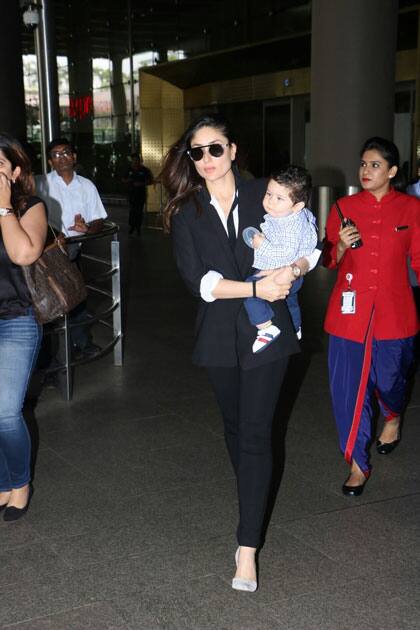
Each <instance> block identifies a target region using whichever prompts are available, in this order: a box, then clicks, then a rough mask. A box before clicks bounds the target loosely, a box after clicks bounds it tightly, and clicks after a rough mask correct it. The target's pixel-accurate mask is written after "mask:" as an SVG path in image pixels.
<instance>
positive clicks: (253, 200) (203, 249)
mask: <svg viewBox="0 0 420 630" xmlns="http://www.w3.org/2000/svg"><path fill="white" fill-rule="evenodd" d="M236 184H237V189H238V200H239V204H238V210H239V231H238V239H237V241H236V247H235V250H234V251H232V249H231V247H230V245H229V241H228V236H227V234H226V231H225V229H224V227H223V225H222V222H221V221H220V218H219V216H218V214H217V212H216V210H215V208H214V207H213V206H212V205H211V204H210V196H209V193H208V191H207V189H206V188H203V189H202V191H201V192H200V193H198V194H197V199H198V202H199V204H200V206H201V208H202V212H201V213H199V212H198V211H197V205H196V204H195V203H194V200H189V201H188V202H186V203H185V204H184V205H182V207H181V208H180V210H179V212H178V213H177V214H176V215H174V216H173V218H172V236H173V245H174V253H175V259H176V263H177V266H178V269H179V272H180V274H181V276H182V278H183V280H184V282H185V283H186V285H187V287H188V288H189V290H190V291H191V292H192V294H193V295H195V296H196V297H198V298H200V302H199V308H198V314H197V320H196V327H195V334H196V343H195V348H194V352H193V362H194V363H195V364H197V365H201V366H212V367H216V366H219V367H232V366H235V365H238V363H239V364H240V365H241V366H242V367H243V368H245V369H249V368H254V367H258V366H259V365H263V364H266V363H270V362H272V361H276V360H277V359H279V358H280V357H284V356H288V355H290V354H294V353H296V352H299V344H298V342H297V340H296V333H295V331H294V328H293V325H292V322H291V319H290V315H289V311H288V309H287V306H286V302H285V300H278V301H277V302H273V303H272V304H271V306H272V308H273V310H274V312H275V316H274V318H273V321H274V323H275V324H276V325H277V326H278V327H279V328H280V330H281V335H280V336H279V338H278V339H277V340H276V341H275V342H273V343H272V344H271V345H270V346H269V347H268V348H266V349H265V350H264V351H263V352H260V353H258V354H254V353H253V352H252V344H253V342H254V339H255V336H256V328H255V326H253V325H252V324H250V322H249V320H248V316H247V313H246V311H245V308H244V306H243V301H244V300H243V298H241V299H219V300H215V301H214V302H205V301H204V300H203V299H202V298H201V297H200V281H201V279H202V277H203V276H204V275H205V274H206V273H207V272H208V271H209V270H214V271H218V272H219V273H220V274H221V275H222V276H223V278H226V279H228V280H239V281H243V280H245V278H246V277H247V276H249V275H251V272H252V264H253V258H254V255H253V250H252V249H251V248H250V247H248V246H247V245H246V244H245V242H244V240H243V238H242V230H243V229H244V228H245V227H247V226H249V225H252V226H254V227H257V228H259V226H260V223H261V222H262V219H263V215H264V209H263V206H262V199H263V196H264V192H265V189H266V185H267V181H266V180H261V179H259V180H252V181H243V180H241V179H237V182H236Z"/></svg>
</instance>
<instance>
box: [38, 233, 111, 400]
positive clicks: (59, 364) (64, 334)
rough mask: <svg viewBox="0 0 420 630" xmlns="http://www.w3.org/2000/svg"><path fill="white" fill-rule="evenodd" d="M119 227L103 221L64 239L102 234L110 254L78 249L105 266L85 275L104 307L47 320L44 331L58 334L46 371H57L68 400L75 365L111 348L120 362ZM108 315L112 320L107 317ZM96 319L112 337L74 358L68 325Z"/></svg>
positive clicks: (96, 237) (84, 256) (89, 238)
mask: <svg viewBox="0 0 420 630" xmlns="http://www.w3.org/2000/svg"><path fill="white" fill-rule="evenodd" d="M118 231H119V227H118V225H116V224H115V223H112V222H111V221H105V222H104V227H103V229H102V230H101V231H100V232H97V233H95V234H85V235H83V236H75V237H71V238H68V239H66V243H68V244H70V245H71V244H77V245H80V246H83V245H84V244H85V243H87V242H89V241H94V240H99V239H105V238H110V239H111V242H110V256H109V258H103V257H102V256H98V255H96V254H95V255H93V254H90V253H87V252H83V250H82V252H81V257H82V259H83V260H86V261H92V262H94V263H96V264H99V265H100V266H103V267H104V270H103V271H102V272H100V273H99V274H96V275H94V276H92V277H89V278H87V279H86V287H87V289H88V294H96V295H100V296H104V297H105V298H107V300H108V301H109V304H108V305H107V306H106V308H104V309H103V310H101V311H99V312H96V313H94V314H93V315H90V314H89V316H88V317H86V319H83V320H78V321H77V322H72V321H71V317H70V316H69V315H65V316H64V317H62V318H60V319H58V320H56V321H55V322H53V323H52V324H50V325H49V326H48V328H47V329H46V330H45V334H46V335H58V340H59V341H58V351H57V355H56V362H55V364H54V366H53V367H49V368H47V370H46V373H57V375H60V378H59V379H57V380H58V387H59V390H60V392H61V394H62V396H63V398H65V400H67V401H69V400H71V399H72V396H73V372H74V368H75V367H76V366H78V365H81V364H84V363H89V362H91V361H95V360H96V359H99V358H101V357H103V356H105V355H106V354H108V353H109V352H111V351H113V353H114V365H116V366H121V365H122V364H123V347H122V339H123V334H122V326H121V273H120V242H119V240H118ZM109 280H111V288H110V289H109V288H104V287H102V286H98V283H103V282H106V281H109ZM111 317H112V321H109V320H110V319H111ZM95 323H97V324H99V325H101V326H103V327H105V328H107V329H108V330H111V331H112V336H111V340H110V341H109V342H108V343H107V344H106V345H104V346H103V347H101V349H100V350H98V352H96V353H94V354H93V355H90V356H89V357H87V356H84V357H83V356H82V357H81V358H76V359H75V358H74V357H73V356H72V341H71V329H72V328H75V327H83V326H86V327H87V326H89V327H91V326H92V324H95Z"/></svg>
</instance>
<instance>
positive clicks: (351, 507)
mask: <svg viewBox="0 0 420 630" xmlns="http://www.w3.org/2000/svg"><path fill="white" fill-rule="evenodd" d="M419 495H420V492H410V493H408V494H403V495H397V496H395V497H387V498H384V499H377V500H374V501H364V502H360V503H357V504H356V503H355V504H354V505H348V506H343V507H342V508H333V509H331V510H323V511H321V512H313V513H312V514H308V515H307V516H301V517H299V518H291V519H287V518H286V519H284V520H281V519H279V521H281V522H279V524H273V527H280V526H282V525H284V524H285V523H290V524H292V523H298V522H299V521H304V520H310V519H312V518H314V517H318V516H324V515H327V514H335V513H340V512H345V511H347V510H354V509H357V508H362V507H366V506H371V505H377V504H382V503H388V502H390V501H396V500H399V499H405V498H407V499H408V498H410V497H415V496H419ZM334 496H335V495H334ZM336 496H337V497H338V496H339V495H336Z"/></svg>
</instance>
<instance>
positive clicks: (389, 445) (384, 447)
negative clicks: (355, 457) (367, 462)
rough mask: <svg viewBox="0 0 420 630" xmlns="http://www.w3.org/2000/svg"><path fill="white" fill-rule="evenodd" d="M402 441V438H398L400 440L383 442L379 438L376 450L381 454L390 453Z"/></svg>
mask: <svg viewBox="0 0 420 630" xmlns="http://www.w3.org/2000/svg"><path fill="white" fill-rule="evenodd" d="M400 441H401V440H400V438H398V440H394V441H393V442H381V441H380V440H377V442H376V452H377V453H379V455H389V454H390V453H392V451H393V450H394V449H395V448H396V447H397V446H398V444H399V443H400Z"/></svg>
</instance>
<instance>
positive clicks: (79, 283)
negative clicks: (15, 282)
mask: <svg viewBox="0 0 420 630" xmlns="http://www.w3.org/2000/svg"><path fill="white" fill-rule="evenodd" d="M50 228H51V230H52V232H53V235H54V240H53V242H52V243H50V244H49V245H47V246H46V247H45V249H44V251H43V252H42V254H41V256H40V257H39V258H38V260H36V261H35V262H33V263H32V264H31V265H26V266H22V272H23V276H24V278H25V281H26V284H27V287H28V290H29V293H30V295H31V299H32V304H33V308H34V312H35V317H36V318H37V320H38V322H39V323H40V324H47V323H48V322H52V321H53V320H54V319H57V318H58V317H61V316H63V315H65V314H66V313H69V312H70V311H71V310H72V309H74V308H75V307H76V306H78V305H79V304H80V303H81V302H83V301H84V300H86V298H87V290H86V285H85V281H84V280H83V276H82V274H81V272H80V270H79V268H78V266H77V264H76V263H75V262H72V261H71V260H70V259H69V256H68V254H67V250H66V246H65V244H64V243H62V242H61V241H60V239H59V238H58V237H57V235H56V233H55V232H54V230H53V228H52V227H51V226H50Z"/></svg>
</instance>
